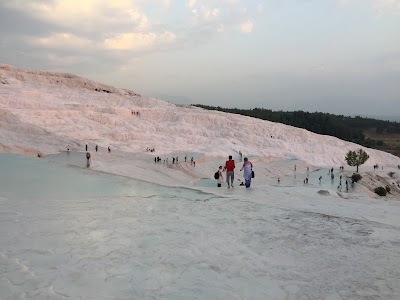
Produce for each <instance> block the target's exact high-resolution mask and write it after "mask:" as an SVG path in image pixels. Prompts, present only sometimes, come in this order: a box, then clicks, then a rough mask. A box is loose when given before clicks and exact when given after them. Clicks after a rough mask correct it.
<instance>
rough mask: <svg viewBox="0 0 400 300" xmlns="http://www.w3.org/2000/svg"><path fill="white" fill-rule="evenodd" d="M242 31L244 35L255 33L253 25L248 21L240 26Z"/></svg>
mask: <svg viewBox="0 0 400 300" xmlns="http://www.w3.org/2000/svg"><path fill="white" fill-rule="evenodd" d="M240 30H241V31H242V32H243V33H251V32H252V31H253V23H252V22H251V21H246V22H243V23H242V24H240Z"/></svg>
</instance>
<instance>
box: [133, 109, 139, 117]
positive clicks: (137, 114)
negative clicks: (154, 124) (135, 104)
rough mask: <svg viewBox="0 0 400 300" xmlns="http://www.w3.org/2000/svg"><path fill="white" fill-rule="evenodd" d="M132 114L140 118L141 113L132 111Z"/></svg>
mask: <svg viewBox="0 0 400 300" xmlns="http://www.w3.org/2000/svg"><path fill="white" fill-rule="evenodd" d="M131 113H132V115H134V116H140V113H139V112H138V111H133V110H132V111H131Z"/></svg>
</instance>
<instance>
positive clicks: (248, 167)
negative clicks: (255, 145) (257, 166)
mask: <svg viewBox="0 0 400 300" xmlns="http://www.w3.org/2000/svg"><path fill="white" fill-rule="evenodd" d="M242 170H244V172H243V177H244V182H245V185H246V188H249V187H250V185H251V177H252V171H253V164H252V163H251V162H250V161H249V160H248V159H247V157H245V158H244V163H243V167H242V168H241V169H240V171H242Z"/></svg>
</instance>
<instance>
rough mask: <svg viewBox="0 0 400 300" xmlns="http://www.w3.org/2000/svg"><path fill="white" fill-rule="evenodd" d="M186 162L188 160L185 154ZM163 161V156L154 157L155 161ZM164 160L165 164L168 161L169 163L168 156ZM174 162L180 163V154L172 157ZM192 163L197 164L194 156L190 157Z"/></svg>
mask: <svg viewBox="0 0 400 300" xmlns="http://www.w3.org/2000/svg"><path fill="white" fill-rule="evenodd" d="M184 159H185V162H187V156H185V158H184ZM161 161H162V159H161V157H159V156H157V157H154V162H155V163H159V162H161ZM163 161H164V164H165V163H166V164H168V157H167V158H166V159H164V160H163ZM172 163H173V164H178V163H179V156H173V157H172ZM190 164H191V165H192V166H194V167H195V166H196V162H195V161H194V158H193V157H192V158H191V159H190Z"/></svg>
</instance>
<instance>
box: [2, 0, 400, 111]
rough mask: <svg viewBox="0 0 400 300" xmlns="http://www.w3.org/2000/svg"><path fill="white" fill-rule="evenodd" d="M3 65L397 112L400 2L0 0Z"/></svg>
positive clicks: (180, 91)
mask: <svg viewBox="0 0 400 300" xmlns="http://www.w3.org/2000/svg"><path fill="white" fill-rule="evenodd" d="M0 63H1V64H10V65H14V66H17V67H21V68H32V69H40V70H51V71H59V72H68V73H73V74H77V75H80V76H83V77H86V78H89V79H92V80H97V81H100V82H103V83H107V84H111V85H114V86H117V87H122V88H128V89H132V90H134V91H136V92H139V93H141V94H142V95H145V96H150V97H156V98H160V99H163V100H168V101H171V102H174V103H181V104H195V103H199V104H205V105H213V106H222V107H239V108H254V107H263V108H268V109H273V110H289V111H292V110H304V111H311V112H313V111H322V112H330V113H336V114H344V115H368V116H369V115H374V116H399V115H400V84H399V83H400V0H247V1H244V0H219V1H217V0H112V1H111V0H108V1H107V0H79V1H78V0H68V1H66V0H0Z"/></svg>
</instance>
